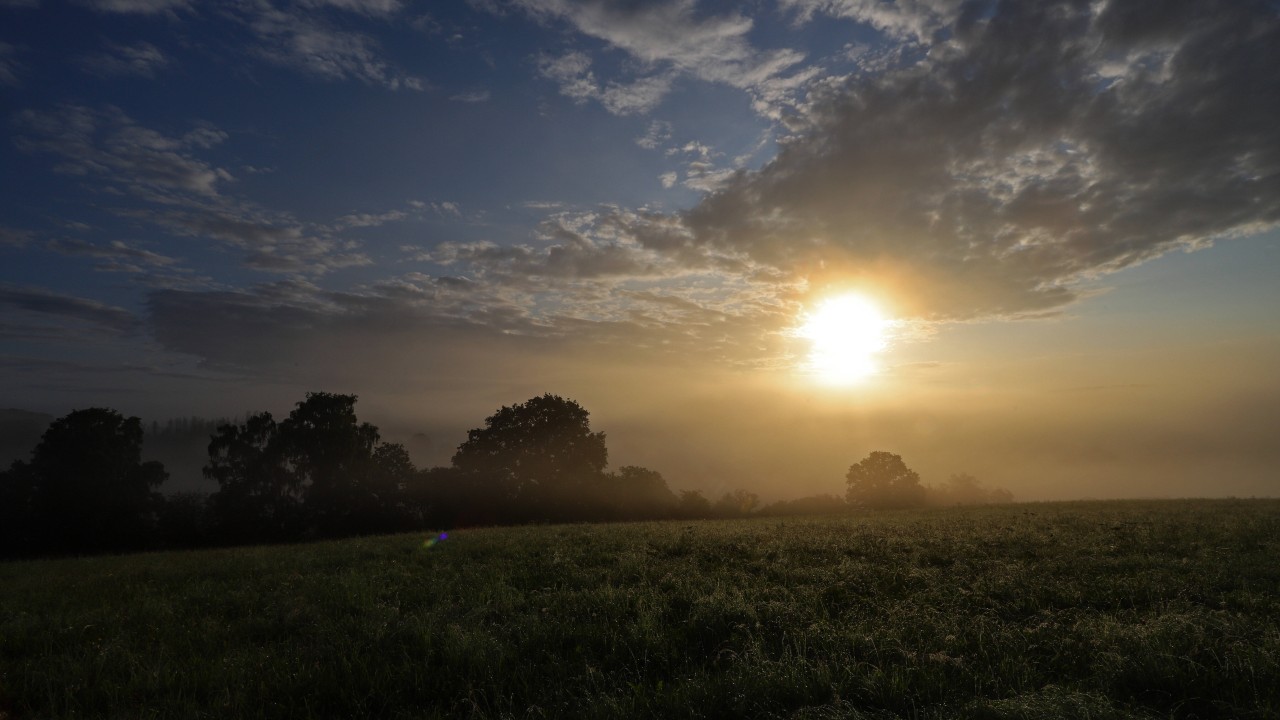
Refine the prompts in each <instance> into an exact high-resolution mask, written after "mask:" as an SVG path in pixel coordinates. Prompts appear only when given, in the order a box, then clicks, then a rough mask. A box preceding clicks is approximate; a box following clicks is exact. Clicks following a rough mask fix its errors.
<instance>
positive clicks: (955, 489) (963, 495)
mask: <svg viewBox="0 0 1280 720" xmlns="http://www.w3.org/2000/svg"><path fill="white" fill-rule="evenodd" d="M929 502H931V503H932V504H934V505H985V504H997V503H1008V502H1013V493H1011V492H1009V491H1008V490H1005V489H1003V488H987V487H986V486H984V485H983V484H982V482H981V481H979V480H978V478H976V477H974V476H972V475H970V474H968V473H954V474H952V475H951V476H950V477H948V478H947V480H946V482H944V483H942V485H941V486H939V487H936V488H929Z"/></svg>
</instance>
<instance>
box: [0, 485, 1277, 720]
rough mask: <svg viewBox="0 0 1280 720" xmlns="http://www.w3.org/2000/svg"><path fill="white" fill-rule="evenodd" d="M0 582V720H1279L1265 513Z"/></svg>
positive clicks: (1246, 506) (819, 532)
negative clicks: (476, 719) (91, 719)
mask: <svg viewBox="0 0 1280 720" xmlns="http://www.w3.org/2000/svg"><path fill="white" fill-rule="evenodd" d="M424 539H425V536H414V535H396V536H386V537H376V538H363V539H354V540H345V541H338V542H327V543H316V544H310V545H295V546H278V547H256V548H237V549H226V550H215V551H200V552H185V553H154V554H144V555H134V556H121V557H99V558H88V559H66V560H53V561H38V562H15V563H5V564H0V717H4V716H6V715H7V717H9V718H28V717H38V718H45V717H121V718H124V717H127V718H148V717H179V718H202V717H209V718H214V717H216V718H225V717H250V716H252V717H269V718H272V717H275V718H284V717H288V718H307V717H333V718H337V717H385V718H402V717H403V718H410V717H413V718H424V717H425V718H430V717H486V718H488V717H492V718H499V717H583V718H587V717H590V718H605V717H672V718H681V717H687V718H698V717H800V718H898V717H901V718H944V717H971V718H1277V717H1280V562H1278V561H1280V501H1266V500H1255V501H1243V500H1241V501H1165V502H1111V503H1070V504H1051V505H1021V506H1004V507H993V508H977V509H966V510H948V511H920V512H905V513H885V514H880V515H863V516H853V517H829V518H804V519H801V518H796V519H790V518H786V519H777V518H773V519H756V520H743V521H724V522H664V523H643V524H625V525H568V526H564V525H562V526H538V527H518V528H490V529H476V530H458V531H456V532H451V533H450V537H449V539H448V540H446V541H443V542H441V543H439V544H437V545H435V546H434V547H431V548H424V547H423V540H424Z"/></svg>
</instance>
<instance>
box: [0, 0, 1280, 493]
mask: <svg viewBox="0 0 1280 720" xmlns="http://www.w3.org/2000/svg"><path fill="white" fill-rule="evenodd" d="M1277 67H1280V10H1277V7H1276V5H1275V3H1270V2H1252V1H1249V0H1222V1H1221V2H1212V1H1202V2H1194V3H1169V2H1166V1H1163V0H1125V1H1121V0H1113V1H1111V2H1105V1H1104V2H1056V3H1051V2H1037V3H987V2H958V1H952V0H922V1H918V2H905V1H904V2H899V3H885V2H880V1H879V0H834V1H832V0H821V1H819V0H778V1H777V2H772V1H770V2H765V3H752V4H749V7H742V6H741V4H739V3H721V2H696V1H695V0H673V1H669V2H653V3H633V2H606V1H603V0H582V1H574V0H509V1H505V2H504V1H502V0H472V1H471V2H469V3H461V2H460V3H450V4H447V6H446V7H441V4H439V3H428V4H415V3H409V2H400V1H399V0H305V1H304V0H299V1H298V2H292V3H289V2H273V1H272V0H261V1H259V2H249V3H237V4H234V5H226V6H221V5H219V6H210V5H204V4H197V3H191V2H187V1H186V0H81V1H80V2H76V3H72V4H65V5H64V4H59V3H54V2H50V1H49V0H19V1H17V2H14V1H13V0H9V1H8V2H4V3H0V98H2V99H3V101H2V102H0V108H2V109H0V113H3V115H4V118H3V119H4V128H5V131H4V132H5V134H6V135H7V141H6V142H3V143H0V181H2V182H3V192H2V193H0V208H2V210H3V213H2V214H0V308H3V316H2V318H0V398H3V400H0V406H3V407H14V408H22V409H26V410H33V411H39V412H45V413H49V414H53V415H62V414H65V413H66V412H68V411H70V410H72V409H75V408H84V407H90V406H107V407H112V408H115V409H118V410H120V411H121V412H123V413H125V414H127V415H138V416H141V417H143V418H144V419H147V420H150V419H159V420H162V421H163V420H164V419H165V418H169V417H175V416H190V415H199V416H204V417H216V416H243V414H244V413H245V412H246V411H256V410H270V411H273V412H276V413H279V414H281V415H283V414H285V413H286V412H287V411H288V409H289V408H290V407H291V406H292V405H293V403H295V402H297V401H298V400H301V399H302V397H303V395H304V393H305V392H307V391H310V390H323V391H329V392H339V393H355V394H358V395H359V396H360V402H359V405H358V406H357V410H358V412H359V413H360V417H361V419H364V420H368V421H370V422H373V423H374V424H377V425H379V426H380V427H381V428H382V430H383V435H384V437H385V438H387V439H390V440H407V439H408V438H410V437H411V436H413V435H414V434H417V433H421V434H424V435H425V436H426V440H425V441H424V440H422V439H421V438H419V441H418V444H417V445H416V446H415V453H416V454H417V459H418V460H419V461H420V462H423V463H428V464H430V463H440V464H444V463H447V461H448V459H449V456H450V455H451V454H452V452H453V450H454V448H455V447H456V446H457V445H458V443H460V442H461V441H462V440H463V439H465V433H466V430H467V429H469V428H474V427H478V426H480V425H481V424H482V423H483V420H484V418H485V417H486V416H487V415H489V414H491V413H492V412H493V411H494V410H496V409H497V408H498V407H499V406H502V405H510V404H513V403H517V402H521V401H524V400H526V399H528V398H530V397H533V396H536V395H539V394H541V393H544V392H551V393H555V394H558V395H562V396H564V397H567V398H572V399H574V400H576V401H578V402H579V403H581V404H582V405H583V406H584V407H585V408H586V409H588V410H589V411H590V412H591V413H592V416H591V418H592V426H593V428H594V429H596V430H603V431H604V432H606V433H607V435H608V446H609V450H610V464H611V466H613V467H618V466H621V465H629V464H634V465H643V466H646V467H649V468H653V469H655V470H659V471H660V472H662V473H663V474H664V475H665V476H666V478H667V480H668V482H669V483H670V485H671V486H672V487H675V488H687V489H700V490H703V491H704V492H706V493H707V494H708V495H709V496H716V495H718V494H719V493H721V492H724V491H726V490H729V489H734V488H745V489H748V490H752V491H755V492H758V493H759V494H760V495H761V496H762V497H764V498H765V499H777V498H789V497H797V496H800V495H807V494H813V493H833V494H841V493H842V492H843V477H844V473H845V471H846V470H847V469H848V467H849V465H850V464H852V463H854V462H856V461H858V460H859V459H860V458H862V457H863V456H865V455H867V453H869V452H871V451H873V450H886V451H890V452H893V453H897V454H900V455H902V457H903V458H904V459H905V460H906V462H907V463H908V464H909V465H911V467H913V468H914V469H916V470H918V471H919V472H920V474H921V476H922V478H923V479H924V481H925V482H926V483H928V482H938V481H941V480H942V479H944V478H945V477H946V476H947V475H949V474H950V473H953V472H968V473H971V474H974V475H976V476H977V477H979V478H980V479H981V480H982V481H983V482H985V483H988V484H990V485H993V486H1000V487H1005V488H1008V489H1009V490H1011V491H1012V492H1013V493H1014V495H1015V497H1016V498H1017V499H1019V500H1039V499H1062V498H1076V497H1097V498H1112V497H1164V496H1224V495H1237V496H1274V495H1276V494H1277V493H1278V492H1280V436H1278V435H1277V428H1280V379H1277V374H1276V372H1275V368H1276V367H1280V313H1278V312H1277V311H1278V310H1280V283H1277V282H1276V278H1277V277H1280V235H1278V233H1277V228H1276V225H1277V222H1278V221H1280V123H1277V122H1276V118H1277V117H1280V75H1277V73H1276V72H1275V68H1277ZM850 294H856V296H857V297H860V298H864V299H865V300H866V301H867V302H870V303H872V304H874V306H875V307H876V308H877V312H878V313H881V314H882V317H883V320H884V323H883V328H882V330H883V333H884V334H883V337H882V338H881V339H880V340H876V339H874V338H873V339H872V340H865V338H864V339H861V340H858V341H857V342H856V343H853V345H854V347H856V348H862V349H861V350H858V351H857V352H860V353H862V355H861V357H864V358H865V359H867V365H866V367H865V368H863V367H861V366H859V368H860V369H858V371H857V372H851V373H848V374H847V377H843V381H841V382H830V381H829V380H831V378H830V377H825V378H824V377H823V372H820V371H815V363H814V360H813V356H812V354H811V353H812V352H813V351H814V349H815V348H814V346H815V344H821V342H820V341H819V340H818V339H815V337H813V336H812V333H807V332H806V331H805V327H806V326H805V322H806V318H808V317H810V316H812V315H813V314H814V313H816V312H818V310H819V308H821V307H822V306H823V303H824V302H826V301H828V300H830V299H831V298H839V297H847V296H849V295H850ZM849 323H850V324H849V333H850V337H852V336H858V337H861V336H859V335H858V333H861V332H863V330H862V329H860V328H859V327H855V326H854V324H853V321H849ZM839 324H840V323H839V322H837V323H836V325H839ZM846 340H847V338H846ZM831 342H833V343H835V346H836V347H843V348H845V349H846V350H847V349H848V347H849V346H850V342H845V341H844V340H841V339H840V337H839V336H838V335H837V336H836V337H835V338H834V339H833V340H832V341H831ZM841 343H843V344H841ZM881 345H882V347H881ZM854 356H855V357H856V356H858V355H857V353H854ZM846 357H847V356H846ZM849 362H853V361H849ZM846 364H847V363H846ZM837 374H838V373H837Z"/></svg>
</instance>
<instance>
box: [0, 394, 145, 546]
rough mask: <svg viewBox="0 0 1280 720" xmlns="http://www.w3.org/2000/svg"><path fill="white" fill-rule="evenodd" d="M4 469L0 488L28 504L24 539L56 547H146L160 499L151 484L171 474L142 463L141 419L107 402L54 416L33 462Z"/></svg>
mask: <svg viewBox="0 0 1280 720" xmlns="http://www.w3.org/2000/svg"><path fill="white" fill-rule="evenodd" d="M4 476H5V477H3V478H0V486H2V487H3V488H4V490H3V491H2V492H0V495H3V496H5V499H11V501H13V502H17V503H20V505H21V507H22V508H23V509H24V510H25V512H24V515H25V518H24V520H25V522H24V523H23V524H24V525H25V532H26V533H29V534H31V535H32V536H31V537H28V538H27V541H28V542H32V543H34V544H35V545H37V546H39V547H41V548H43V549H47V550H54V551H60V552H81V551H87V550H103V549H106V550H127V549H133V548H138V547H142V546H144V545H145V544H146V542H147V541H148V540H149V535H150V533H151V531H152V530H153V528H154V526H155V514H156V509H157V507H158V502H159V500H160V498H159V495H158V494H157V493H155V492H154V491H155V490H156V488H158V487H159V486H160V485H161V483H163V482H164V481H165V479H166V478H167V477H168V475H167V473H165V471H164V466H163V465H161V464H160V463H157V462H145V463H144V462H142V421H141V420H139V419H138V418H136V417H130V418H126V417H124V416H123V415H121V414H120V413H118V412H116V411H114V410H110V409H107V408H88V409H86V410H76V411H73V412H71V413H70V414H68V415H66V416H65V417H61V418H58V419H57V420H55V421H53V423H51V424H50V425H49V428H48V429H47V430H45V432H44V435H43V436H42V437H41V438H40V442H39V444H37V445H36V447H35V449H34V450H33V451H32V453H31V461H30V463H22V462H18V463H14V465H13V466H12V467H11V468H10V470H9V471H8V472H7V473H4ZM5 514H6V515H7V514H9V513H8V512H6V513H5ZM20 522H21V521H20Z"/></svg>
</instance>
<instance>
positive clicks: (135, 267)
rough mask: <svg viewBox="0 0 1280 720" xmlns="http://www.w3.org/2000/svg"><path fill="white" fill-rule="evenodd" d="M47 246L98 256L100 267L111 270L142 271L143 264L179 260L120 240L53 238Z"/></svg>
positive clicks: (60, 250)
mask: <svg viewBox="0 0 1280 720" xmlns="http://www.w3.org/2000/svg"><path fill="white" fill-rule="evenodd" d="M47 247H48V248H49V249H50V250H53V251H54V252H57V253H61V254H63V255H71V256H80V257H91V258H96V259H98V260H100V261H101V262H100V263H99V267H100V268H102V269H109V270H129V271H131V272H140V271H141V266H151V267H166V266H170V265H173V264H175V263H177V262H178V261H177V260H176V259H174V258H171V257H169V256H168V255H161V254H160V253H157V252H152V251H151V250H143V249H141V248H136V247H130V246H129V245H128V244H127V243H125V242H123V241H120V240H113V241H111V242H110V243H108V244H106V245H95V244H93V243H88V242H84V241H83V240H51V241H49V243H48V246H47Z"/></svg>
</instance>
